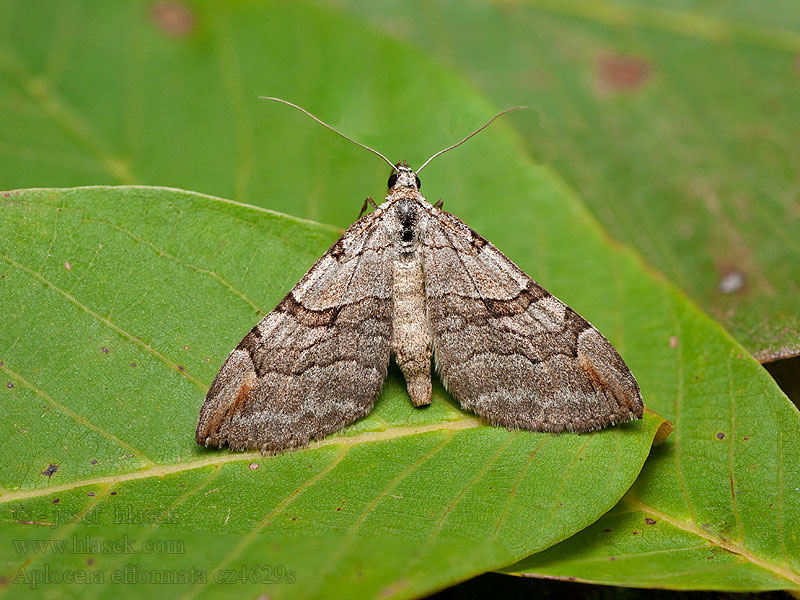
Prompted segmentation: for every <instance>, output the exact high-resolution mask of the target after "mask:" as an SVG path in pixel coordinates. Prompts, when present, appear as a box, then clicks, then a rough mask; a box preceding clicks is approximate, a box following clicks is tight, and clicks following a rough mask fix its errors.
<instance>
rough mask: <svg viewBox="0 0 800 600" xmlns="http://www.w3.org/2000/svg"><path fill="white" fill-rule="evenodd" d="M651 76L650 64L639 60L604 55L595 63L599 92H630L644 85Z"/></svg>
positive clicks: (630, 57) (629, 57)
mask: <svg viewBox="0 0 800 600" xmlns="http://www.w3.org/2000/svg"><path fill="white" fill-rule="evenodd" d="M651 75H652V68H651V67H650V64H649V63H647V62H646V61H645V60H643V59H641V58H636V57H633V56H622V55H618V54H617V55H606V56H603V57H601V58H600V60H599V61H598V63H597V77H598V84H599V89H600V91H601V92H606V93H612V92H632V91H635V90H637V89H639V88H640V87H642V86H643V85H644V83H645V82H646V81H647V80H648V79H650V76H651Z"/></svg>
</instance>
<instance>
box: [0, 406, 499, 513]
mask: <svg viewBox="0 0 800 600" xmlns="http://www.w3.org/2000/svg"><path fill="white" fill-rule="evenodd" d="M479 427H491V426H490V425H487V424H486V423H485V422H484V421H481V420H480V419H473V418H465V419H461V420H458V421H450V422H445V423H433V424H431V425H420V426H415V427H393V428H391V429H387V430H385V431H377V432H365V433H360V434H357V435H353V436H349V437H341V438H339V437H333V438H326V439H324V440H321V441H319V442H315V443H313V444H312V445H311V446H309V447H307V448H305V449H303V450H301V452H302V451H308V450H315V449H317V448H322V447H324V446H342V447H343V448H347V449H349V448H352V447H354V446H358V445H360V444H368V443H376V442H382V441H387V440H393V439H397V438H404V437H410V436H414V435H422V434H425V433H431V432H434V431H463V430H468V429H477V428H479ZM263 459H264V456H263V455H262V454H261V453H260V452H242V453H236V454H233V453H230V452H225V453H224V454H219V455H214V456H211V457H209V458H204V459H201V460H194V461H189V462H185V463H176V464H171V465H154V466H152V467H148V468H145V469H140V470H137V471H131V472H129V473H124V474H122V475H108V476H105V477H94V478H91V479H82V480H76V481H72V482H70V483H65V484H62V485H55V486H48V487H44V488H36V489H30V490H19V491H12V492H9V493H7V494H4V495H2V496H0V504H5V503H8V502H14V501H17V500H28V499H31V498H38V497H42V496H48V495H50V494H55V493H58V492H65V491H69V490H73V489H76V488H80V487H85V486H89V485H102V484H107V483H111V484H114V483H125V482H128V481H135V480H138V479H147V478H149V477H166V476H167V475H173V474H176V473H183V472H186V471H192V470H194V469H202V468H204V467H209V466H216V465H224V464H227V463H233V462H240V461H246V460H251V461H252V460H263Z"/></svg>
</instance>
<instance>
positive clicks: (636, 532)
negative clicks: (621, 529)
mask: <svg viewBox="0 0 800 600" xmlns="http://www.w3.org/2000/svg"><path fill="white" fill-rule="evenodd" d="M631 535H639V532H638V531H631Z"/></svg>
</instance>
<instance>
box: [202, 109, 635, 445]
mask: <svg viewBox="0 0 800 600" xmlns="http://www.w3.org/2000/svg"><path fill="white" fill-rule="evenodd" d="M268 99H270V100H276V101H279V102H283V103H285V104H289V105H290V106H292V107H294V108H297V109H298V110H301V111H303V112H305V113H306V114H307V115H309V116H310V117H311V118H313V119H315V120H316V121H318V122H319V123H321V124H322V125H324V126H325V127H328V128H329V129H332V130H333V131H334V132H336V133H337V134H339V135H341V136H343V137H345V138H347V136H345V135H344V134H342V133H341V132H339V131H337V130H336V129H334V128H333V127H331V126H330V125H327V124H326V123H324V122H322V121H320V120H319V119H317V118H316V117H315V116H314V115H312V114H311V113H309V112H308V111H306V110H305V109H303V108H301V107H299V106H297V105H295V104H292V103H290V102H288V101H285V100H282V99H280V98H268ZM509 110H514V109H509ZM505 112H508V111H504V112H503V113H500V114H504V113H505ZM500 114H498V115H496V116H495V117H493V118H492V119H491V120H490V121H488V122H487V123H486V124H485V125H483V127H481V128H480V129H478V130H476V131H474V132H473V133H471V134H470V135H469V136H467V137H465V138H464V139H463V140H461V141H460V142H458V143H457V144H454V145H452V146H450V147H448V148H445V149H444V150H442V151H440V152H437V153H436V154H434V155H433V156H432V157H431V158H430V159H428V161H426V162H425V163H424V164H423V165H422V167H420V168H419V169H417V171H416V172H415V171H414V170H412V169H411V168H410V167H409V166H408V164H407V163H405V162H399V163H397V164H394V163H392V162H391V161H390V160H389V159H387V158H386V157H385V156H383V155H382V154H380V153H379V152H377V151H376V150H373V149H372V148H369V147H367V146H364V145H363V144H360V143H359V142H356V141H355V140H350V141H353V142H354V143H356V144H358V145H360V146H362V147H364V148H367V149H368V150H370V151H372V152H374V153H375V154H377V155H378V156H380V157H382V158H383V159H384V160H385V161H386V162H387V163H389V165H391V167H392V174H391V176H390V178H389V182H388V187H389V193H388V195H387V196H386V200H385V201H384V202H383V203H382V204H381V205H380V206H378V205H376V204H375V203H374V202H373V201H372V199H371V198H367V200H366V201H365V202H364V205H363V207H362V214H361V216H360V217H359V218H358V220H357V221H356V222H355V223H353V224H352V225H351V226H350V227H349V228H348V229H347V231H345V233H344V235H342V237H341V238H339V239H338V240H337V241H336V243H334V244H333V245H332V246H331V247H330V248H329V249H328V251H327V252H326V253H325V254H324V255H323V256H322V257H321V258H320V259H319V260H318V261H317V262H316V263H315V264H314V266H312V267H311V269H309V271H308V272H307V273H306V274H305V275H304V276H303V278H302V279H301V280H300V281H299V282H298V283H297V285H295V286H294V288H292V289H291V291H289V293H288V294H286V296H285V297H284V298H283V300H281V301H280V303H278V305H277V306H276V307H275V308H274V309H273V310H272V311H271V312H270V313H269V314H267V315H266V316H265V317H264V318H263V319H262V320H261V321H260V322H259V323H258V324H257V325H256V326H255V327H253V329H252V330H251V331H250V333H248V334H247V335H246V336H245V337H244V339H242V341H241V342H240V343H239V345H238V346H236V348H234V349H233V351H232V352H231V353H230V355H229V356H228V358H227V360H226V361H225V363H224V364H223V366H222V368H221V369H220V371H219V374H218V375H217V376H216V378H215V379H214V382H213V383H212V385H211V388H210V389H209V390H208V394H207V395H206V398H205V402H204V403H203V406H202V408H201V409H200V417H199V420H198V424H197V443H198V444H201V445H205V446H208V445H212V444H213V445H217V446H222V445H224V444H226V443H227V444H228V446H229V447H230V448H231V449H233V450H247V449H250V450H255V449H258V450H260V451H262V452H263V453H267V452H277V451H282V450H287V449H294V448H298V447H301V446H305V445H306V444H308V443H309V442H310V441H311V440H312V439H318V438H322V437H324V436H326V435H328V434H330V433H333V432H335V431H338V430H340V429H342V428H343V427H345V426H347V425H349V424H350V423H352V422H354V421H356V420H357V419H359V418H361V417H363V416H365V415H366V414H367V413H369V412H370V411H371V410H372V407H373V405H374V404H375V401H376V399H377V397H378V394H379V393H380V390H381V387H382V385H383V381H384V379H385V377H386V373H387V370H388V367H389V360H390V357H392V356H394V359H395V361H396V362H397V364H398V366H399V367H400V370H401V371H402V373H403V375H404V377H405V379H406V384H407V388H408V393H409V396H410V397H411V401H412V402H413V403H414V405H415V406H424V405H427V404H429V403H430V402H431V359H433V361H434V363H435V370H436V372H437V373H438V374H439V377H440V379H441V381H442V383H443V384H444V386H445V388H446V389H447V390H448V391H449V392H450V394H452V396H453V397H454V398H455V399H456V400H457V401H458V402H459V403H460V404H461V406H463V407H464V408H465V409H467V410H470V411H472V412H474V413H475V414H477V415H480V416H481V417H483V418H484V419H486V420H487V421H489V422H490V423H492V424H493V425H502V426H505V427H507V428H509V429H528V430H532V431H549V432H561V431H565V430H566V431H572V432H586V431H590V430H594V429H599V428H602V427H605V426H607V425H611V424H615V423H620V422H625V421H629V420H632V419H638V418H641V416H642V410H643V404H642V396H641V393H640V391H639V386H638V384H637V383H636V379H635V378H634V376H633V374H632V373H631V371H630V369H629V368H628V366H627V365H626V364H625V362H624V361H623V360H622V358H621V357H620V355H619V353H617V351H616V350H615V349H614V347H613V346H612V345H611V343H609V341H608V340H607V339H606V338H605V337H603V335H602V334H601V333H600V332H599V331H598V330H597V329H595V328H594V327H593V326H592V325H590V324H589V323H588V322H587V321H586V320H585V319H584V318H583V317H581V316H580V315H579V314H578V313H577V312H575V311H574V310H573V309H572V308H570V307H569V306H567V305H565V304H564V303H563V302H561V301H560V300H558V298H556V297H555V296H553V295H552V294H550V293H549V292H548V291H547V290H545V289H544V288H543V287H542V286H540V285H539V284H537V283H536V282H535V281H533V280H532V279H531V278H530V277H529V276H528V275H526V274H525V273H524V272H523V271H522V270H521V269H520V268H519V267H517V265H515V264H514V263H513V262H512V261H511V260H509V259H508V258H507V257H506V256H505V255H504V254H503V253H502V252H500V250H498V249H497V248H496V247H495V246H494V245H493V244H492V243H490V242H489V241H487V240H486V239H485V238H484V237H482V236H480V235H479V234H478V233H476V232H475V231H473V230H472V229H471V228H470V227H469V226H468V225H467V224H466V223H464V222H463V221H462V220H461V219H459V218H458V217H456V216H454V215H452V214H450V213H447V212H445V211H444V210H442V204H441V201H440V202H437V203H436V204H430V203H428V201H427V200H426V199H425V197H424V196H422V194H421V193H420V180H419V177H418V173H419V172H420V171H421V170H422V169H423V168H424V167H425V166H426V165H427V164H428V163H429V162H430V161H431V160H432V159H433V158H435V157H436V156H438V155H439V154H441V153H443V152H445V151H447V150H450V149H452V148H455V147H456V146H458V145H460V144H461V143H463V142H465V141H466V140H467V139H469V138H470V137H472V136H473V135H475V134H476V133H478V132H479V131H481V130H482V129H484V128H485V127H487V126H488V125H489V123H491V122H492V121H493V120H494V119H496V118H497V117H499V116H500ZM347 139H350V138H347ZM368 204H372V206H373V207H374V210H373V211H372V212H370V213H367V214H364V211H365V210H366V208H367V205H368Z"/></svg>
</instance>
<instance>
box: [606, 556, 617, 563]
mask: <svg viewBox="0 0 800 600" xmlns="http://www.w3.org/2000/svg"><path fill="white" fill-rule="evenodd" d="M608 560H610V561H611V562H614V561H615V560H617V557H616V556H609V557H608Z"/></svg>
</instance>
